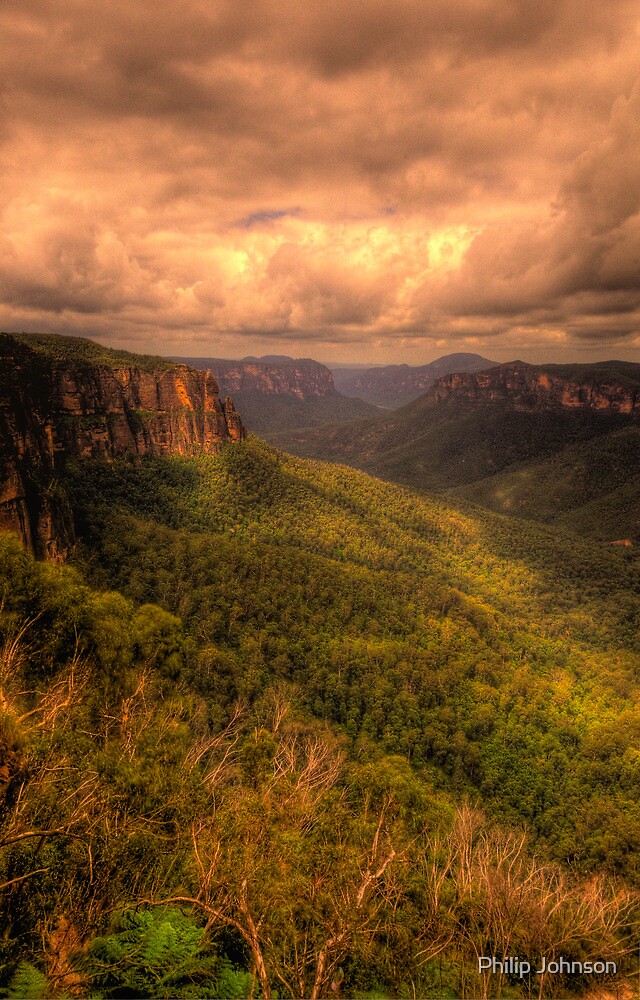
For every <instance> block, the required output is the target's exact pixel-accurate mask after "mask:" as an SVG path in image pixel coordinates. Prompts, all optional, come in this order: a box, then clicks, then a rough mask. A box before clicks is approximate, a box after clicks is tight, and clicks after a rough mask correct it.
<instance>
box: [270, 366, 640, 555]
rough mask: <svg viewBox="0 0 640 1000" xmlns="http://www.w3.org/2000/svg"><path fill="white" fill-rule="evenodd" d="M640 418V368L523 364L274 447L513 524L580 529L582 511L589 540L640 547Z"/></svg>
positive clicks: (437, 386) (447, 382)
mask: <svg viewBox="0 0 640 1000" xmlns="http://www.w3.org/2000/svg"><path fill="white" fill-rule="evenodd" d="M639 414H640V365H637V364H633V363H630V362H616V361H611V362H603V363H597V364H593V365H528V364H524V363H523V362H512V363H510V364H504V365H499V366H496V367H493V368H491V369H488V370H485V371H482V372H479V373H475V374H474V373H456V374H451V375H447V376H444V377H442V378H440V379H438V380H437V381H436V382H435V383H433V385H432V387H431V389H429V391H428V392H427V393H426V394H424V395H423V396H421V397H420V398H419V399H417V400H415V401H414V402H413V403H410V404H409V405H408V406H405V407H402V408H400V409H397V410H394V411H393V413H391V414H378V415H376V416H374V417H372V418H367V419H362V420H358V421H354V422H351V423H343V424H335V425H333V426H329V425H328V426H325V427H322V428H315V429H308V430H300V431H297V432H290V433H285V434H280V435H277V436H274V437H272V439H271V440H273V441H274V442H275V443H276V444H278V445H279V446H281V447H283V448H285V449H286V450H288V451H292V452H294V453H295V454H298V455H303V456H307V457H314V458H322V459H324V460H328V461H333V462H345V463H347V464H349V465H352V466H354V467H355V468H359V469H363V470H365V471H367V472H370V473H372V474H374V475H378V476H381V477H382V478H384V479H388V480H391V481H395V482H399V483H403V484H406V485H409V486H412V487H418V488H420V489H422V490H426V491H431V492H433V491H438V492H442V491H450V494H451V495H452V496H453V495H455V496H459V497H460V498H461V499H465V500H467V501H469V500H472V501H474V502H476V503H481V504H482V505H484V506H488V507H490V508H492V509H494V510H500V511H502V512H504V513H508V514H516V513H517V514H519V515H520V516H523V517H532V518H534V519H540V520H543V521H545V522H551V521H553V520H556V519H558V521H559V522H562V523H563V524H564V525H565V526H570V525H571V523H572V511H573V512H575V516H576V520H575V527H576V529H577V530H583V529H584V527H585V525H589V530H590V531H593V532H595V534H596V535H598V536H599V537H603V538H606V539H608V540H611V541H614V540H619V539H620V536H621V535H622V536H624V537H627V536H628V535H631V536H632V537H633V538H638V535H639V529H640V515H639V513H638V481H637V476H638V466H637V462H636V459H635V455H636V451H635V449H636V445H635V441H636V436H637V434H638V432H639V430H638V416H639ZM614 456H617V459H616V458H615V457H614ZM498 473H500V476H499V478H498V477H497V476H496V474H498ZM542 483H544V484H545V485H544V490H543V491H542V492H541V490H542V486H541V484H542ZM554 498H555V499H554ZM592 503H595V505H596V506H595V507H593V508H592V507H591V506H590V505H591V504H592ZM583 508H584V509H583ZM579 511H582V513H579ZM596 512H597V513H596Z"/></svg>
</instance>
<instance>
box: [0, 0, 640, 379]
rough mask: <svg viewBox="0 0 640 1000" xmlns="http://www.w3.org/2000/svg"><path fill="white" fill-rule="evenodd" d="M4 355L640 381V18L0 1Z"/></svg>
mask: <svg viewBox="0 0 640 1000" xmlns="http://www.w3.org/2000/svg"><path fill="white" fill-rule="evenodd" d="M0 54H1V78H0V79H1V90H0V171H1V182H0V217H1V220H2V221H1V225H0V329H3V330H45V331H52V332H64V333H82V334H86V335H88V336H95V337H96V338H97V339H99V340H101V341H102V342H104V343H109V344H112V345H113V346H118V347H121V346H130V347H131V348H132V349H134V350H147V351H153V352H161V353H177V354H193V355H202V356H206V355H214V356H222V357H239V356H242V355H244V354H249V353H264V352H270V353H273V352H278V353H287V354H294V355H296V356H297V355H304V356H312V357H316V358H319V359H320V360H344V361H349V360H352V361H369V360H371V361H377V362H393V361H407V362H409V363H420V362H424V361H428V360H431V359H432V358H434V357H437V356H438V355H440V354H444V353H447V352H448V351H452V350H455V351H460V350H462V351H464V350H470V351H477V352H480V353H483V354H485V355H487V356H488V357H492V358H494V357H495V358H497V359H498V360H507V359H509V358H514V357H522V358H524V359H525V360H530V361H535V360H543V359H545V358H546V359H548V360H552V361H556V360H564V359H576V360H589V359H592V358H606V357H622V358H629V359H633V360H639V361H640V77H639V74H640V11H639V8H638V6H637V3H636V2H635V0H634V2H627V0H608V2H607V3H604V2H594V3H586V2H585V0H509V2H506V0H308V2H307V3H300V0H248V2H246V3H242V2H239V0H181V2H180V3H178V2H177V0H172V2H167V0H153V2H151V0H126V2H122V0H90V2H89V0H2V5H1V8H0Z"/></svg>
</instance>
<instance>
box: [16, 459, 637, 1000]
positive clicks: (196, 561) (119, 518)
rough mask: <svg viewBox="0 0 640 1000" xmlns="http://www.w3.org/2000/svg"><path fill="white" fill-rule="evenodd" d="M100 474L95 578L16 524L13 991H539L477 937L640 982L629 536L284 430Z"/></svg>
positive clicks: (86, 484)
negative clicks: (485, 504)
mask: <svg viewBox="0 0 640 1000" xmlns="http://www.w3.org/2000/svg"><path fill="white" fill-rule="evenodd" d="M68 488H69V490H70V494H71V497H72V502H73V504H74V506H75V509H76V515H77V517H78V523H79V526H80V530H81V534H82V538H83V543H82V546H81V548H80V549H79V552H78V554H77V557H76V567H75V568H72V567H64V568H60V567H53V566H48V565H41V564H36V563H34V562H33V561H31V560H30V559H29V558H28V557H27V556H26V555H25V554H24V553H23V552H22V551H21V550H20V549H19V547H18V546H17V544H15V543H14V542H13V541H12V540H10V539H7V538H3V539H1V540H0V547H1V551H0V567H1V568H0V594H2V595H3V602H2V610H1V612H0V628H1V630H2V636H1V641H2V644H3V645H2V653H1V656H2V659H1V668H2V678H1V698H2V700H1V702H0V893H1V894H2V895H1V905H2V907H3V913H4V925H3V926H4V935H3V937H2V943H1V945H0V947H1V952H0V968H1V971H0V977H1V980H0V981H1V982H3V983H4V984H5V987H6V988H7V989H8V990H9V995H11V996H16V997H17V996H25V995H29V996H31V995H33V996H36V995H38V991H39V995H41V996H51V995H63V994H64V993H68V994H75V995H79V996H85V995H91V996H96V997H99V996H105V997H111V996H113V997H115V996H131V995H136V996H137V995H139V996H148V997H163V996H166V997H173V996H184V997H187V996H194V997H195V996H201V997H206V996H216V997H217V996H220V997H225V996H228V997H244V996H249V995H253V996H256V997H257V996H263V997H269V996H272V997H276V996H279V997H286V996H290V997H297V996H301V995H302V996H308V997H321V996H328V995H332V996H335V995H338V996H339V995H343V996H367V995H370V996H374V995H375V996H398V997H401V996H413V995H421V996H428V995H433V996H443V995H447V994H448V995H450V996H461V995H467V996H477V995H479V994H484V995H487V996H494V995H498V994H499V993H500V992H502V994H503V995H505V996H507V995H509V994H511V995H521V993H522V992H523V991H524V995H527V991H528V989H529V983H524V984H523V983H520V982H519V980H518V978H517V977H512V978H510V977H508V976H504V977H499V976H492V977H487V978H485V979H481V978H480V977H479V976H478V973H477V956H478V954H498V955H499V954H520V955H524V954H527V955H530V956H531V957H532V958H533V959H535V958H536V957H539V956H540V955H542V954H546V955H551V954H554V953H555V954H560V953H561V954H562V955H563V956H564V957H565V958H567V959H569V960H572V961H581V960H584V959H585V958H588V957H589V956H591V957H593V956H597V957H599V958H600V957H602V956H605V957H606V956H609V957H611V958H612V959H613V960H616V961H618V962H619V964H620V967H621V969H622V970H623V971H624V969H625V968H627V967H628V968H629V969H630V970H631V968H632V966H633V964H634V963H633V961H632V959H631V958H630V957H625V956H626V955H627V954H628V949H630V948H632V947H633V946H634V945H635V941H636V938H637V896H636V891H637V882H638V867H637V857H638V855H637V849H638V842H639V840H640V810H639V807H638V804H637V803H638V783H639V781H640V768H639V766H638V760H639V758H638V749H637V747H638V723H637V700H638V666H639V660H638V652H637V642H638V639H637V635H638V631H637V622H638V612H639V610H640V600H639V598H638V577H637V568H636V566H635V564H634V563H633V562H632V561H630V560H629V559H628V558H627V557H626V556H625V554H624V553H621V552H618V551H615V550H612V549H610V548H609V547H606V546H598V545H590V544H586V543H580V542H577V541H573V540H572V541H571V542H568V541H567V539H566V538H563V536H560V535H557V534H555V533H554V532H553V531H552V530H549V529H543V528H540V529H539V528H536V527H534V526H532V525H525V524H522V523H518V522H515V521H511V520H508V519H506V518H501V517H499V516H494V515H490V514H486V515H482V516H475V515H474V516H467V515H462V514H460V513H459V512H456V511H455V510H452V509H450V508H448V507H447V506H446V505H444V504H442V503H435V502H431V501H428V500H426V499H424V498H419V497H417V496H415V495H413V494H411V493H409V492H407V491H403V490H401V489H398V488H395V487H392V486H389V485H387V484H384V483H380V482H377V481H375V480H372V479H370V478H369V477H367V476H365V475H363V474H360V473H355V472H352V471H350V470H347V469H343V468H339V467H335V466H326V465H322V464H320V463H309V462H303V461H300V460H297V459H292V458H290V457H287V456H283V455H281V454H279V453H278V452H275V451H273V450H272V449H270V448H268V447H266V446H264V445H263V444H261V443H260V442H257V441H255V440H254V441H250V442H248V443H247V444H246V445H240V446H237V447H233V448H228V449H226V450H225V451H223V453H222V454H221V455H220V456H216V457H202V458H199V459H191V460H187V459H171V460H163V461H158V460H154V461H149V462H144V463H142V464H141V465H139V466H134V465H130V466H129V465H126V464H117V465H116V464H112V465H108V464H102V465H101V464H97V463H96V464H93V465H91V466H78V467H76V468H75V469H70V470H69V471H68ZM625 963H626V965H625ZM633 971H635V969H634V970H633ZM592 978H593V977H591V980H592ZM589 981H590V980H589V979H588V978H585V979H580V978H579V977H578V978H576V977H572V978H571V979H570V980H567V979H564V978H562V977H550V978H549V979H548V980H546V981H544V982H543V983H540V982H539V981H538V980H537V979H536V981H535V982H533V983H532V984H531V989H535V990H536V991H537V990H538V989H539V988H540V987H542V994H543V995H549V996H551V995H554V992H555V994H556V995H566V993H567V991H571V990H574V991H576V992H580V991H581V990H583V989H584V988H586V986H587V985H588V983H589ZM21 991H22V992H21Z"/></svg>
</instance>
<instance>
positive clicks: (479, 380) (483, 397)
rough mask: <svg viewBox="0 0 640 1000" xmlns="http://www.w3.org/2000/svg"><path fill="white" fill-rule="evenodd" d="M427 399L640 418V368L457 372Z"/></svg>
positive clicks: (511, 367) (521, 366) (519, 366)
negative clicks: (580, 411)
mask: <svg viewBox="0 0 640 1000" xmlns="http://www.w3.org/2000/svg"><path fill="white" fill-rule="evenodd" d="M426 399H428V400H429V402H430V403H431V404H433V405H436V404H439V403H445V402H455V403H456V404H460V403H473V404H479V403H505V404H507V405H508V406H509V407H510V408H512V409H514V410H522V411H531V412H535V411H540V410H556V411H563V410H564V411H566V410H593V411H597V412H599V413H603V414H626V415H629V416H638V415H640V365H635V364H632V363H630V362H629V363H627V362H610V363H603V364H602V365H598V364H596V365H528V364H525V363H524V362H522V361H514V362H511V363H510V364H506V365H500V366H499V367H497V368H492V369H490V370H488V371H482V372H478V373H476V374H471V373H468V372H466V373H456V374H453V375H447V376H445V377H443V378H441V379H439V380H438V381H437V382H436V383H435V384H434V385H433V386H432V388H431V389H430V391H429V393H428V394H427V397H426Z"/></svg>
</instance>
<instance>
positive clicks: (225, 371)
mask: <svg viewBox="0 0 640 1000" xmlns="http://www.w3.org/2000/svg"><path fill="white" fill-rule="evenodd" d="M176 360H180V361H184V362H188V364H190V365H191V366H192V367H194V368H207V369H209V371H211V372H212V373H213V375H214V376H215V378H216V379H217V381H218V383H219V385H220V390H221V392H223V393H239V392H242V393H244V392H261V393H267V394H269V395H278V396H295V397H296V398H297V399H317V398H319V397H321V396H328V395H331V394H332V393H334V392H335V386H334V384H333V375H332V374H331V372H330V371H329V369H328V368H325V366H324V365H321V364H320V362H319V361H313V360H312V359H311V358H298V359H295V360H294V359H293V358H287V357H280V358H273V357H265V358H243V359H242V360H241V361H226V360H223V359H221V358H180V359H176Z"/></svg>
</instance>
